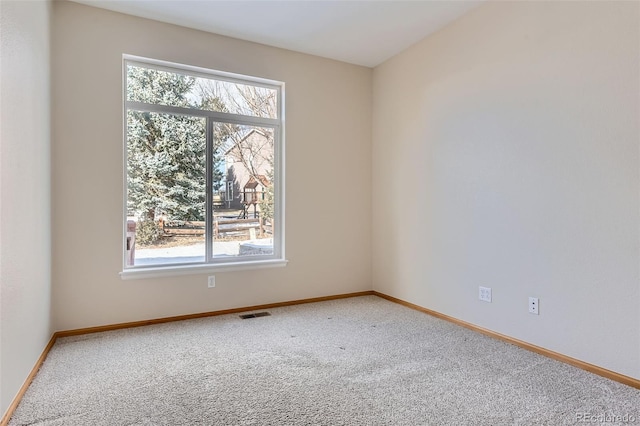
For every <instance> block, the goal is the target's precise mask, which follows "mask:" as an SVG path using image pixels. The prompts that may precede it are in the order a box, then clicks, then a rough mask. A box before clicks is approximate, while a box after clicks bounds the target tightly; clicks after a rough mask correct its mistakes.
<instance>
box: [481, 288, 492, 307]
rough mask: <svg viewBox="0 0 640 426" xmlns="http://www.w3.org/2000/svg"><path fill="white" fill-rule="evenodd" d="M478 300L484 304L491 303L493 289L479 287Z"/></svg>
mask: <svg viewBox="0 0 640 426" xmlns="http://www.w3.org/2000/svg"><path fill="white" fill-rule="evenodd" d="M479 290H480V291H479V294H478V298H479V299H480V300H482V301H483V302H489V303H491V288H490V287H479Z"/></svg>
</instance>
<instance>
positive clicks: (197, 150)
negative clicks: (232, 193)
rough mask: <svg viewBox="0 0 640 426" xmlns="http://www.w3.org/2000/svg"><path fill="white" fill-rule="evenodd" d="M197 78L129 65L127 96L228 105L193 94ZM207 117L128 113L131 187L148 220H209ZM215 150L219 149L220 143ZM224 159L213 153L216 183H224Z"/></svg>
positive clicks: (131, 197)
mask: <svg viewBox="0 0 640 426" xmlns="http://www.w3.org/2000/svg"><path fill="white" fill-rule="evenodd" d="M195 84H196V78H194V77H190V76H185V75H182V74H176V73H171V72H165V71H160V70H154V69H148V68H141V67H136V66H129V67H128V70H127V97H128V99H129V100H132V101H139V102H146V103H153V104H163V105H171V106H179V107H194V108H202V109H209V108H206V106H207V105H215V106H216V107H219V108H220V109H217V110H218V111H220V110H224V109H223V108H224V105H223V103H222V102H221V101H220V99H218V98H209V99H205V100H200V101H199V102H198V104H196V105H194V104H193V103H194V98H193V96H190V95H191V94H192V89H193V87H194V85H195ZM205 123H206V120H205V119H204V118H201V117H195V116H187V115H177V114H165V113H156V112H142V111H132V110H130V111H129V112H128V113H127V189H128V204H127V207H128V209H129V210H130V211H133V212H136V214H138V215H140V217H141V219H142V220H143V221H153V220H154V219H155V218H156V215H157V214H166V215H167V216H168V217H169V218H171V219H173V220H180V221H193V220H204V214H205V205H204V203H205V191H206V176H205V173H206V171H205V169H206V164H205V163H206V134H205V127H206V125H205ZM215 148H216V147H214V151H216V152H217V149H215ZM221 161H222V159H221V158H220V156H219V155H218V154H216V155H214V158H213V164H212V167H213V169H212V170H213V188H214V189H215V190H218V189H219V188H220V186H221V185H222V183H221V182H222V179H223V175H222V172H221V171H219V168H220V167H219V164H220V162H221Z"/></svg>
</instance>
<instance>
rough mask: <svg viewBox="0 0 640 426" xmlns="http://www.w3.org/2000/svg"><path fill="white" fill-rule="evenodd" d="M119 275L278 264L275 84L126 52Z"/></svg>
mask: <svg viewBox="0 0 640 426" xmlns="http://www.w3.org/2000/svg"><path fill="white" fill-rule="evenodd" d="M124 79H125V84H124V91H125V93H124V95H125V97H124V99H125V194H126V203H125V223H124V225H123V227H124V229H125V243H124V245H123V246H124V261H123V263H124V271H123V273H122V275H123V277H134V276H151V275H155V274H159V275H163V274H164V273H186V272H191V271H194V270H196V271H197V270H209V269H210V270H213V271H215V270H220V269H224V268H227V269H228V268H236V267H241V268H244V267H252V266H256V267H257V266H273V265H278V264H284V244H283V236H284V229H283V226H284V220H283V217H284V212H283V206H284V203H283V177H284V162H283V159H284V155H283V151H284V149H283V148H284V147H283V136H282V134H283V126H282V123H283V119H282V117H283V105H282V91H283V86H284V84H283V83H280V82H275V81H270V80H264V79H258V78H252V77H246V76H239V75H232V74H229V73H222V72H216V71H211V70H205V69H201V68H196V67H190V66H184V65H178V64H173V63H166V62H161V61H154V60H148V59H143V58H137V57H131V56H125V58H124Z"/></svg>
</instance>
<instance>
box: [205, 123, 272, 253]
mask: <svg viewBox="0 0 640 426" xmlns="http://www.w3.org/2000/svg"><path fill="white" fill-rule="evenodd" d="M213 133H214V138H213V139H214V162H215V168H214V170H215V172H214V173H215V175H214V179H213V182H214V184H213V187H214V190H215V191H216V192H214V197H213V200H214V205H213V211H212V215H213V221H212V222H213V227H214V229H213V256H214V257H215V258H221V257H229V256H263V255H272V254H273V253H274V251H273V238H274V169H273V166H274V130H273V129H271V128H265V127H255V126H246V125H235V124H228V123H215V124H214V130H213Z"/></svg>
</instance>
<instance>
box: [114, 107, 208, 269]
mask: <svg viewBox="0 0 640 426" xmlns="http://www.w3.org/2000/svg"><path fill="white" fill-rule="evenodd" d="M205 123H206V120H205V119H203V118H198V117H191V116H182V115H172V114H163V113H153V112H151V113H150V112H139V111H128V112H127V224H128V226H127V246H128V247H127V249H128V252H127V265H128V266H138V265H162V264H170V263H192V262H204V260H205V245H204V234H205V225H204V220H205V187H206V180H205V176H206V175H205V173H206V172H205V164H206V137H205V127H206V126H205ZM134 224H135V225H134ZM133 226H135V230H134V229H133ZM134 235H135V240H133V239H132V237H133V236H134ZM134 243H135V246H134Z"/></svg>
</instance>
